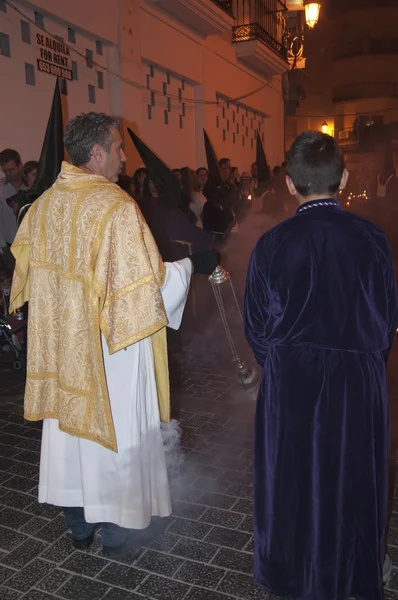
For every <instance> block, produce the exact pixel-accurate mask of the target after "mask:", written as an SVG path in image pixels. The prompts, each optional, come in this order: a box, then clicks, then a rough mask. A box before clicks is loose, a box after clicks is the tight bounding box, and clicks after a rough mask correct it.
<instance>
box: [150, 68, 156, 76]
mask: <svg viewBox="0 0 398 600" xmlns="http://www.w3.org/2000/svg"><path fill="white" fill-rule="evenodd" d="M149 76H150V77H154V76H155V69H154V68H153V65H150V67H149Z"/></svg>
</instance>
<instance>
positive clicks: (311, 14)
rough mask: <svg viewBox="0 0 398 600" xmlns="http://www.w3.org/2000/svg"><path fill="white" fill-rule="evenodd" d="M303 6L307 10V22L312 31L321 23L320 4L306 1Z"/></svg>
mask: <svg viewBox="0 0 398 600" xmlns="http://www.w3.org/2000/svg"><path fill="white" fill-rule="evenodd" d="M303 4H304V10H305V22H306V23H307V25H308V27H309V28H310V29H313V28H314V27H315V25H316V24H317V23H318V21H319V12H320V10H321V5H320V3H319V2H311V0H304V1H303Z"/></svg>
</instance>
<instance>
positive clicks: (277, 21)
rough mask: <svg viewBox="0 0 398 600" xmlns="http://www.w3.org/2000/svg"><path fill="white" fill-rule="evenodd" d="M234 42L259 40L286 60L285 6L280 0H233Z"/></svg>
mask: <svg viewBox="0 0 398 600" xmlns="http://www.w3.org/2000/svg"><path fill="white" fill-rule="evenodd" d="M235 18H236V26H235V27H234V28H233V35H232V41H233V42H234V43H239V42H246V41H248V40H261V41H262V42H264V43H265V44H266V45H267V46H269V47H270V48H272V50H274V51H275V52H277V53H278V54H279V55H280V56H282V57H283V58H284V59H285V60H287V8H286V6H285V4H284V3H283V2H281V0H235Z"/></svg>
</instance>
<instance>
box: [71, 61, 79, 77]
mask: <svg viewBox="0 0 398 600" xmlns="http://www.w3.org/2000/svg"><path fill="white" fill-rule="evenodd" d="M72 75H73V79H74V81H77V80H78V79H79V74H78V71H77V62H76V61H75V60H72Z"/></svg>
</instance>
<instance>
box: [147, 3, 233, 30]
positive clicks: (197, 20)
mask: <svg viewBox="0 0 398 600" xmlns="http://www.w3.org/2000/svg"><path fill="white" fill-rule="evenodd" d="M151 1H152V2H153V4H154V5H156V6H158V7H159V8H161V9H162V10H164V11H165V12H167V13H169V14H171V15H172V16H173V17H175V18H176V19H178V20H179V21H182V22H183V23H185V24H186V25H188V26H189V27H191V29H193V30H195V31H197V32H198V33H199V34H201V35H203V36H204V37H207V36H208V35H212V34H219V33H223V32H224V31H228V30H230V29H231V28H232V26H233V25H234V23H235V20H234V17H233V13H232V6H233V0H151Z"/></svg>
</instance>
